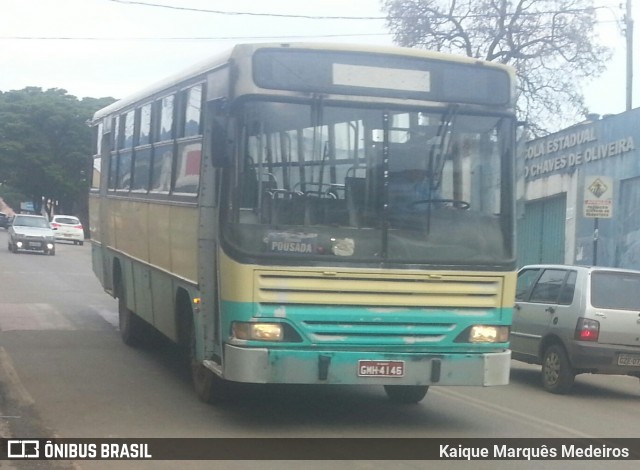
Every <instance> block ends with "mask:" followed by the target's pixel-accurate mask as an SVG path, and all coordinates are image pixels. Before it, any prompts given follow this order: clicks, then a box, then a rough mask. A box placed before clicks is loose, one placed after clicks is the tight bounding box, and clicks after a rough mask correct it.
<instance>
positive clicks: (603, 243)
mask: <svg viewBox="0 0 640 470" xmlns="http://www.w3.org/2000/svg"><path fill="white" fill-rule="evenodd" d="M519 158H520V162H519V163H520V167H521V172H520V173H521V175H520V176H521V178H522V179H523V180H524V184H520V185H519V187H522V188H523V191H521V194H520V200H519V203H520V204H521V207H525V209H524V210H525V211H526V203H527V202H531V201H538V200H543V199H544V198H549V197H553V196H558V195H562V194H564V195H566V214H565V221H564V223H565V228H564V230H565V237H564V250H565V251H564V262H565V263H568V264H593V261H594V228H595V226H596V219H594V218H588V217H585V214H584V207H585V206H584V200H585V197H586V196H585V181H586V182H587V186H588V185H589V184H590V183H591V182H592V181H593V177H595V176H604V177H608V178H610V181H611V185H612V188H608V189H610V190H611V191H610V192H608V193H607V194H606V196H605V198H607V197H608V196H609V195H610V196H611V206H610V208H611V210H610V214H611V218H599V219H597V233H598V241H597V256H596V261H597V264H598V265H602V266H624V267H629V268H634V269H640V108H637V109H634V110H631V111H628V112H625V113H621V114H617V115H614V116H607V117H604V118H601V119H595V120H591V121H586V122H584V123H581V124H577V125H575V126H572V127H570V128H567V129H564V130H563V131H560V132H557V133H555V134H552V135H549V136H546V137H544V138H540V139H535V140H532V141H530V142H528V143H527V144H526V146H525V149H524V152H523V154H522V155H520V156H519ZM607 181H608V180H607ZM587 196H589V194H588V193H587ZM589 197H593V196H589ZM527 235H529V236H530V234H519V236H527Z"/></svg>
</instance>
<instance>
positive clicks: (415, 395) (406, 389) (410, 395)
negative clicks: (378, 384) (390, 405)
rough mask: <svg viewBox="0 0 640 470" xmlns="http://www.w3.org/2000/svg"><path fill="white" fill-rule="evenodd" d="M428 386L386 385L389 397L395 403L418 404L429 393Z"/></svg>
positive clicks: (385, 388)
mask: <svg viewBox="0 0 640 470" xmlns="http://www.w3.org/2000/svg"><path fill="white" fill-rule="evenodd" d="M428 390H429V386H428V385H385V386H384V391H385V392H386V393H387V397H389V400H391V401H392V402H394V403H418V402H419V401H421V400H422V399H423V398H424V397H425V395H426V394H427V391H428Z"/></svg>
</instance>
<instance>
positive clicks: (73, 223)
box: [51, 215, 84, 245]
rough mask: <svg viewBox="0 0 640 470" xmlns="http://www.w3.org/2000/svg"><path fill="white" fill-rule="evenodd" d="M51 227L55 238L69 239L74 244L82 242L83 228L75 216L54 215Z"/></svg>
mask: <svg viewBox="0 0 640 470" xmlns="http://www.w3.org/2000/svg"><path fill="white" fill-rule="evenodd" d="M51 228H52V229H53V231H54V232H55V237H56V240H58V241H59V240H70V241H72V242H73V244H74V245H76V244H79V245H82V244H84V229H83V228H82V223H80V220H79V219H78V218H77V217H74V216H72V215H54V216H53V218H52V219H51Z"/></svg>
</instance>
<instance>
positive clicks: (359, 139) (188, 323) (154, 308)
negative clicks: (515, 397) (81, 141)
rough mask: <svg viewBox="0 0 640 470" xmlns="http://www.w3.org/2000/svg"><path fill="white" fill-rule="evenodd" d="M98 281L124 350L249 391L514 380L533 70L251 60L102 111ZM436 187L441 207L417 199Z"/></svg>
mask: <svg viewBox="0 0 640 470" xmlns="http://www.w3.org/2000/svg"><path fill="white" fill-rule="evenodd" d="M92 126H93V127H94V131H95V132H94V135H95V138H96V139H95V156H94V176H95V178H94V184H93V187H92V190H91V194H90V229H91V241H92V250H93V267H94V271H95V273H96V275H97V276H98V278H99V279H100V282H101V283H102V285H103V286H104V288H105V290H106V291H107V292H109V293H110V294H111V295H113V296H114V297H116V298H117V299H118V306H119V318H120V331H121V335H122V338H123V340H124V342H125V343H127V344H129V345H134V346H135V345H136V344H138V343H140V342H142V341H144V340H145V337H146V336H147V335H148V334H149V332H150V330H151V328H154V329H156V330H158V331H160V332H161V333H162V334H163V335H165V336H166V337H168V338H170V339H171V340H173V341H175V342H176V343H178V344H179V345H181V346H183V348H184V350H185V351H186V352H187V353H188V354H189V355H190V357H191V364H192V375H193V381H194V386H195V389H196V393H197V395H198V396H199V398H200V399H202V400H204V401H206V402H210V403H214V402H217V401H220V400H222V399H224V398H225V397H227V395H228V393H229V388H230V387H229V383H230V382H244V383H279V384H352V385H371V384H379V385H383V386H384V389H385V391H386V393H387V395H388V396H389V398H390V399H391V400H393V401H397V402H408V403H410V402H418V401H420V400H421V399H422V398H423V397H424V396H425V394H426V392H427V390H428V387H429V386H431V385H434V386H439V385H440V386H448V385H466V386H472V385H476V386H491V385H501V384H506V383H508V380H509V367H510V357H511V353H510V351H509V327H510V324H511V317H512V306H513V302H514V290H515V274H514V272H515V256H514V251H515V249H514V246H515V245H514V225H515V224H514V219H515V209H514V208H515V203H514V200H515V198H514V186H515V176H514V175H515V170H514V167H515V161H514V153H515V152H514V150H515V149H514V145H515V144H514V141H515V126H516V120H515V116H514V74H513V72H512V70H511V69H510V68H508V67H505V66H502V65H498V64H494V63H488V62H483V61H479V60H472V59H469V58H463V57H457V56H450V55H442V54H437V53H432V52H425V51H419V50H413V49H404V48H393V47H385V48H383V47H363V46H344V45H335V44H331V45H329V44H322V45H321V44H244V45H237V46H235V47H233V48H232V49H230V50H229V51H227V52H225V53H224V54H221V55H219V56H217V57H216V58H214V59H212V60H210V61H207V62H205V63H203V64H200V65H198V66H196V67H194V68H192V69H191V70H188V71H186V72H185V73H182V74H179V75H176V76H174V77H171V78H169V79H167V80H165V81H164V82H162V83H159V84H157V85H155V86H152V87H149V88H147V89H145V90H143V91H141V92H140V93H138V94H136V95H134V96H132V97H130V98H128V99H123V100H121V101H118V102H116V103H114V104H112V105H110V106H108V107H107V108H104V109H102V110H100V111H98V112H97V113H96V114H95V116H94V118H93V120H92ZM418 186H420V189H421V191H420V195H419V196H418V197H417V198H415V197H414V198H413V199H412V198H411V197H410V190H411V189H412V188H414V189H415V188H417V187H418Z"/></svg>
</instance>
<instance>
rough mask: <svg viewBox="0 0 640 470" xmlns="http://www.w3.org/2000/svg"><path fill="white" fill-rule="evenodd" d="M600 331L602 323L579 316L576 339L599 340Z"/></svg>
mask: <svg viewBox="0 0 640 470" xmlns="http://www.w3.org/2000/svg"><path fill="white" fill-rule="evenodd" d="M599 333H600V323H599V322H597V321H596V320H590V319H589V318H582V317H580V318H578V324H577V325H576V336H575V338H576V340H578V341H598V334H599Z"/></svg>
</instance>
